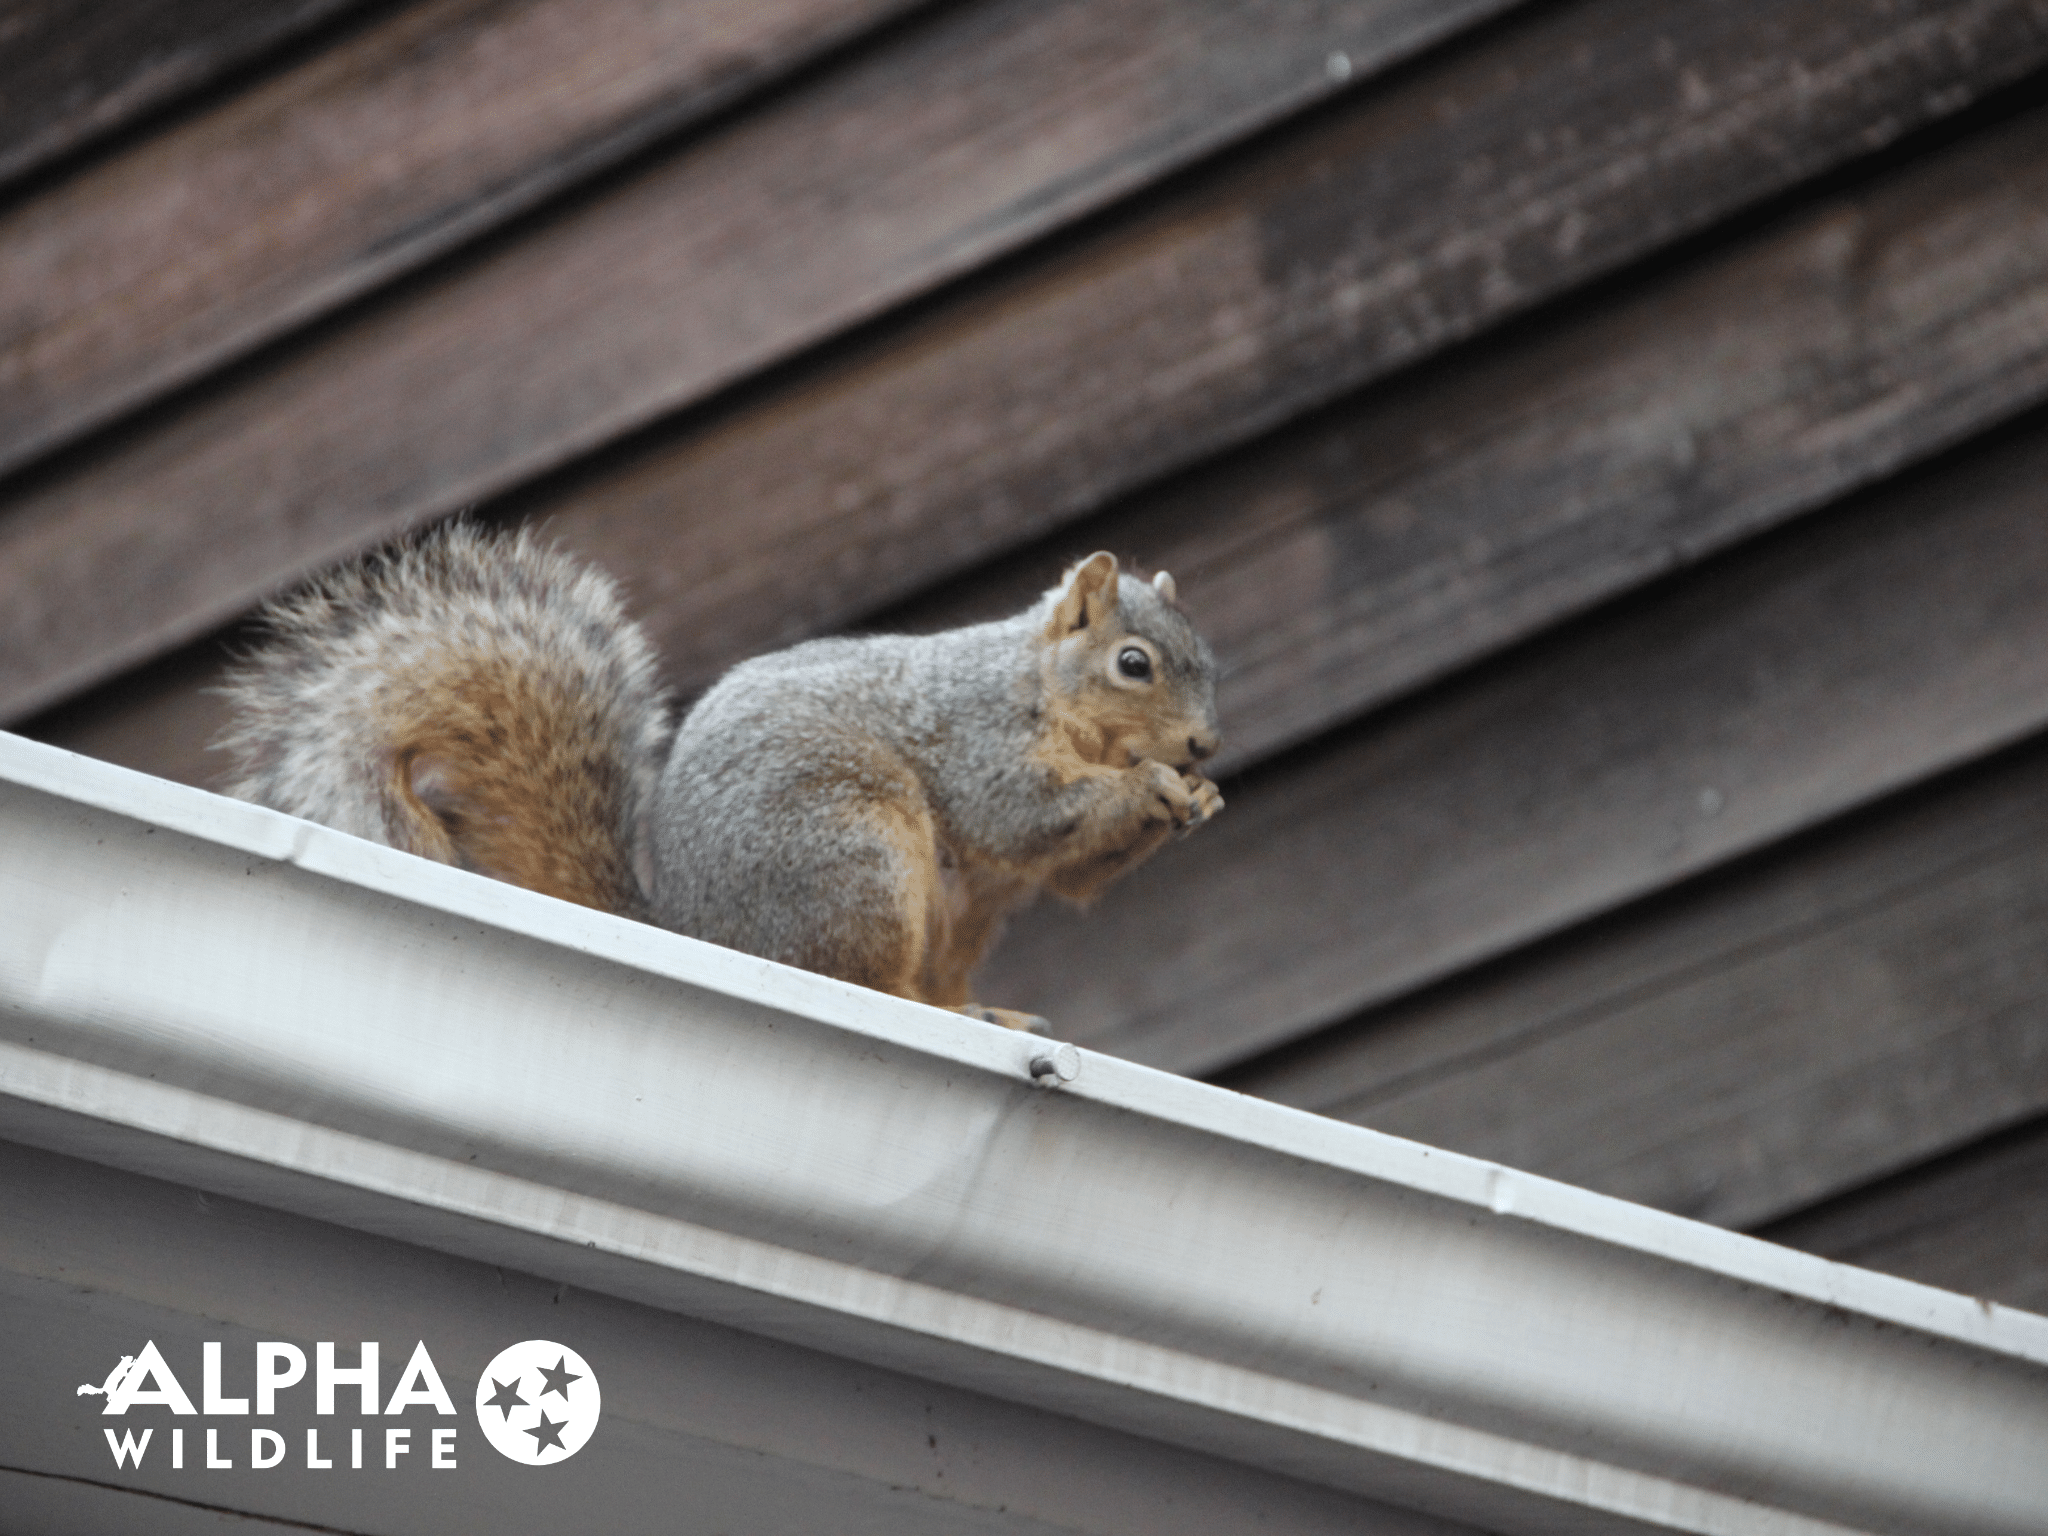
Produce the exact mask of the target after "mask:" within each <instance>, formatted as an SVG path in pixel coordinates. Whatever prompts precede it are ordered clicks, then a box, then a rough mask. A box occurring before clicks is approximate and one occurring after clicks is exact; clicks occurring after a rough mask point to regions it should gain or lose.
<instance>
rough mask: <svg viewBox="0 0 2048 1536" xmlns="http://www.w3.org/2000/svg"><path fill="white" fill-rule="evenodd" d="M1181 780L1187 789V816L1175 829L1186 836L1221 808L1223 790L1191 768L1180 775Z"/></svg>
mask: <svg viewBox="0 0 2048 1536" xmlns="http://www.w3.org/2000/svg"><path fill="white" fill-rule="evenodd" d="M1182 782H1183V783H1184V784H1186V786H1187V790H1188V817H1187V820H1186V821H1184V822H1182V823H1180V825H1179V827H1178V828H1177V830H1178V832H1179V834H1180V835H1181V836H1182V837H1186V836H1187V835H1188V834H1189V833H1190V832H1192V831H1194V830H1195V828H1197V827H1199V826H1200V825H1201V824H1202V823H1203V822H1205V821H1208V820H1209V819H1210V818H1211V817H1213V816H1215V814H1216V813H1217V812H1218V811H1220V810H1222V809H1223V792H1222V791H1221V790H1219V789H1218V788H1217V787H1216V786H1215V785H1214V784H1212V783H1211V782H1210V781H1209V780H1207V779H1205V778H1203V777H1202V776H1201V775H1200V774H1199V773H1196V772H1195V771H1194V770H1193V769H1189V770H1188V771H1187V772H1186V773H1184V774H1183V775H1182Z"/></svg>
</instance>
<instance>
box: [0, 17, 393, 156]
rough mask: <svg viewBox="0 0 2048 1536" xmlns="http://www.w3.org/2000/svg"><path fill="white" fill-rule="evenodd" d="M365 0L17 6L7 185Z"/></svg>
mask: <svg viewBox="0 0 2048 1536" xmlns="http://www.w3.org/2000/svg"><path fill="white" fill-rule="evenodd" d="M363 5H364V0H177V3H176V4H168V5H167V4H165V3H163V0H111V3H110V0H100V3H98V4H94V5H89V6H82V5H79V4H77V3H76V0H12V3H11V4H10V5H9V6H8V7H7V15H6V19H5V23H4V25H0V183H4V182H9V181H13V180H14V179H15V178H17V177H19V176H21V175H23V174H25V173H27V172H29V171H32V170H34V169H36V168H37V167H38V166H41V165H45V164H47V163H49V162H50V161H51V160H54V159H56V158H57V157H58V156H60V155H64V154H68V153H70V152H71V151H72V150H75V149H78V148H80V147H82V146H83V145H85V144H88V143H90V142H91V141H92V140H94V139H96V138H98V137H100V136H101V135H102V134H106V133H110V132H112V131H114V130H115V129H117V128H120V127H122V126H123V125H124V124H127V123H130V122H133V121H134V120H135V119H136V118H138V117H140V116H141V115H142V114H144V113H145V112H149V111H152V110H154V109H156V108H158V107H161V106H164V105H166V104H168V103H170V102H172V101H175V100H176V99H177V98H178V97H180V96H182V95H185V94H186V93H187V92H190V91H193V90H197V89H199V88H200V87H203V86H205V85H207V84H209V83H211V82H213V81H215V80H217V79H219V78H220V77H221V76H222V75H223V74H225V73H227V72H228V71H230V70H233V69H235V68H237V67H239V66H241V65H243V64H246V63H248V62H249V61H250V60H252V59H254V58H256V57H258V56H260V55H261V54H263V53H264V52H266V51H268V50H269V49H271V48H274V47H276V46H277V45H278V44H280V43H283V42H287V41H289V40H290V39H292V38H294V37H298V36H301V35H302V34H304V33H305V32H307V31H309V30H310V29H312V28H313V27H315V26H318V25H319V24H320V23H321V22H324V21H328V20H330V19H332V18H334V17H337V16H341V15H343V14H345V13H347V12H349V11H352V10H360V9H362V8H363Z"/></svg>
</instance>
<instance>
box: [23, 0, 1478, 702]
mask: <svg viewBox="0 0 2048 1536" xmlns="http://www.w3.org/2000/svg"><path fill="white" fill-rule="evenodd" d="M1507 3H1508V0H1458V3H1457V4H1454V5H1449V6H1446V5H1441V4H1432V3H1430V0H1372V3H1369V4H1365V5H1340V4H1337V3H1335V0H1277V3H1276V4H1274V5H1269V6H1266V7H1262V8H1260V9H1257V10H1251V9H1247V8H1245V7H1242V6H1237V5H1229V4H1223V3H1220V0H1218V3H1211V4H1203V5H1200V6H1189V5H1186V4H1184V3H1181V0H1130V3H1128V4H1125V5H1122V6H1119V7H1116V8H1109V7H1103V6H1098V5H1091V4H1087V3H1085V0H1059V3H1055V4H1047V3H1044V0H988V3H984V4H976V5H959V6H951V7H945V8H941V9H939V10H936V11H935V12H934V13H933V14H932V16H931V17H930V18H929V20H928V21H927V22H926V23H925V24H923V25H921V26H911V27H906V28H904V29H902V30H900V31H897V32H892V33H891V34H890V36H889V38H888V39H887V45H886V46H878V47H876V48H873V49H869V50H866V51H862V52H857V53H856V54H855V56H853V57H851V58H849V59H847V60H846V61H845V62H844V64H843V66H842V67H840V68H837V69H833V70H829V71H826V72H825V73H823V74H821V75H819V76H817V77H815V78H810V79H807V80H806V82H805V88H804V89H802V90H792V91H788V92H784V93H782V94H781V95H779V96H777V97H776V99H775V100H774V101H773V102H770V103H767V104H764V105H762V106H761V107H760V108H759V109H758V110H755V111H753V112H749V113H744V114H740V115H738V116H736V117H734V118H733V119H732V120H731V121H730V122H728V123H727V124H725V126H724V127H723V128H722V129H721V131H719V132H717V133H716V134H712V135H709V136H708V137H705V138H704V139H702V140H701V141H698V142H692V143H689V144H687V145H685V146H683V148H682V150H681V151H680V152H678V153H676V154H674V155H671V156H668V157H666V158H663V159H661V160H659V161H658V162H657V163H655V164H652V165H650V166H648V167H647V168H645V169H644V170H642V171H641V172H640V173H639V174H637V175H633V176H630V177H626V178H624V179H623V180H620V181H618V182H617V183H616V184H613V185H609V186H607V187H606V188H604V189H603V191H602V193H601V194H600V195H593V196H591V197H589V198H585V199H580V200H571V201H570V202H569V203H568V204H565V205H563V206H562V207H560V208H558V209H557V210H556V212H555V213H554V214H553V215H552V216H549V217H546V218H541V219H538V220H536V221H535V222H533V223H531V224H529V225H525V226H522V228H521V229H520V231H519V238H518V239H516V240H501V241H496V242H491V243H489V244H488V245H487V247H486V248H484V249H482V250H480V251H479V252H477V253H476V254H474V255H473V256H472V257H470V258H469V259H467V260H458V261H454V262H452V263H451V264H450V265H448V266H446V267H444V268H441V269H437V270H436V272H435V273H434V274H433V275H432V276H430V277H422V278H421V279H419V280H417V281H415V282H412V283H409V284H405V285H401V288H400V289H399V291H397V292H395V293H393V294H392V295H390V296H388V297H387V298H386V299H384V300H383V301H380V302H376V303H372V304H370V305H368V306H367V307H366V308H364V309H363V310H361V311H360V312H358V313H356V314H354V315H353V316H352V317H351V318H350V319H349V320H348V322H347V323H345V324H344V323H337V324H336V325H333V326H329V327H325V328H320V329H318V330H317V331H316V333H315V334H313V335H312V336H310V337H308V338H307V339H305V340H304V341H303V342H301V343H300V344H298V345H296V346H291V347H286V348H285V349H284V350H282V351H281V352H278V353H275V354H273V355H271V356H269V357H267V358H266V359H265V360H264V361H262V362H261V363H256V364H251V365H249V366H247V367H245V368H243V369H241V370H237V371H235V372H233V373H232V374H231V375H230V376H229V377H228V378H227V379H225V380H223V381H221V382H219V383H218V384H217V385H214V386H211V387H208V388H206V389H204V390H201V391H200V392H199V393H198V394H196V395H195V396H193V397H192V398H191V399H190V400H189V401H187V402H186V403H185V404H184V405H182V406H179V407H176V408H169V409H167V410H166V411H164V412H163V413H161V414H159V415H156V416H153V417H151V418H150V419H149V421H148V422H147V423H145V424H140V425H137V426H136V427H134V428H133V429H132V430H130V431H129V432H127V433H125V434H124V435H122V436H121V437H119V438H118V439H117V440H114V441H110V442H108V443H106V444H105V445H104V446H102V447H101V448H99V450H98V451H96V452H93V453H90V454H83V455H74V456H73V458H72V459H71V460H69V461H67V462H68V467H67V468H64V469H61V470H54V471H51V472H50V473H49V474H46V475H44V476H42V477H41V478H39V479H34V480H31V481H28V482H24V483H22V484H20V485H19V486H18V487H17V489H16V491H15V493H14V494H13V495H12V496H4V497H0V614H4V615H5V620H4V621H0V712H4V713H8V714H11V715H12V716H13V717H15V718H19V716H20V715H21V714H23V713H25V712H27V711H28V710H30V709H32V708H34V707H35V706H36V705H38V704H41V703H47V702H50V701H53V700H55V699H56V698H59V697H62V696H63V695H64V694H66V693H69V692H72V691H75V690H76V689H77V688H79V687H82V686H84V685H85V684H86V683H88V682H91V681H95V680H97V679H98V678H99V677H104V676H106V675H108V674H109V673H111V672H112V671H114V670H116V669H118V668H119V667H121V666H124V665H127V664H130V663H132V662H134V661H137V660H140V659H142V658H143V657H145V656H147V655H149V654H152V653H155V652H158V651H161V650H162V649H164V648H166V647H167V646H169V645H174V644H176V643H179V642H181V641H183V640H185V639H189V638H191V637H193V636H194V635H196V634H198V633H201V632H203V631H204V630H205V629H207V628H210V627H212V626H213V625H214V624H217V623H219V622H221V621H222V620H224V619H227V618H229V617H231V616H233V615H234V614H235V613H237V612H239V611H241V610H242V609H244V608H246V607H247V606H248V605H250V604H251V603H252V602H254V601H255V600H256V599H258V598H260V597H263V596H266V595H269V594H271V593H273V592H274V591H276V590H277V589H278V588H280V587H281V586H283V585H287V584H289V582H290V581H292V580H293V579H295V578H296V577H298V576H300V575H303V574H305V573H307V572H308V571H309V570H311V569H313V568H315V567H317V566H319V565H322V564H324V563H326V562H328V561H330V560H332V559H334V558H336V557H338V556H339V555H341V554H344V553H348V552H352V551H354V550H357V549H361V548H364V547H367V546H369V545H373V544H375V543H378V542H380V541H382V540H383V539H385V538H388V537H389V536H390V535H391V534H392V533H394V532H396V531H397V530H398V529H400V528H402V527H404V526H406V525H407V524H409V523H411V522H413V521H416V520H418V519H421V518H426V517H431V516H434V515H436V514H439V513H445V512H449V511H452V510H454V509H456V508H457V507H459V506H462V505H464V504H466V503H469V502H473V501H475V500H476V499H477V498H479V497H482V496H486V495H490V494H495V493H498V492H503V491H506V490H508V489H510V488H512V487H514V486H516V485H518V484H520V483H522V482H523V481H525V480H526V479H528V478H529V477H531V476H533V475H536V474H539V473H542V472H544V471H547V470H549V469H551V468H554V467H557V466H559V465H560V464H562V463H564V462H565V461H567V460H569V459H572V458H574V457H576V456H577V455H579V454H582V453H585V452H587V451H590V450H592V449H595V448H597V447H600V446H602V445H603V444H605V443H607V442H609V441H610V440H612V439H613V438H615V437H616V436H617V435H618V434H620V433H623V432H628V431H631V430H633V429H635V428H637V427H640V426H642V425H644V424H645V423H647V422H648V421H650V420H652V419H653V418H655V417H658V416H660V415H661V414H663V413H665V412H670V411H674V410H676V409H678V408H679V407H681V406H684V405H688V404H690V403H692V402H694V401H698V400H701V399H702V398H704V397H705V396H706V395H708V394H711V393H714V392H716V391H717V390H719V389H722V388H724V387H726V386H728V385H731V384H732V383H734V382H735V381H736V380H738V379H740V378H743V377H746V376H747V375H749V374H751V373H753V372H755V371H757V370H759V369H761V368H763V367H765V366H767V365H768V364H770V363H773V362H776V361H779V360H781V359H783V358H785V357H787V356H789V355H790V354H791V353H793V352H795V351H797V350H800V349H802V348H804V347H806V346H810V345H814V344H816V343H818V342H819V341H821V340H824V339H826V338H828V337H830V336H832V335H835V334H837V333H839V332H840V331H843V330H844V329H845V328H846V327H848V326H850V325H854V324H856V323H858V322H861V321H864V320H867V319H869V318H871V317H872V316H873V315H875V314H876V313H878V312H880V311H882V310H884V309H886V308H888V307H889V306H890V305H892V304H896V303H900V302H902V301H904V300H906V299H909V298H912V297H914V296H916V295H918V294H920V293H922V292H924V291H926V290H927V289H929V288H930V287H931V286H932V285H933V284H935V283H939V282H942V281H944V280H945V279H948V278H951V277H955V276H958V275H960V274H961V273H963V272H965V271H967V270H969V269H971V268H973V267H975V266H976V265H978V264H981V263H985V262H987V261H989V260H991V259H992V258H994V257H996V256H998V255H1000V254H1001V253H1003V252H1005V251H1007V250H1009V249H1012V248H1014V247H1015V246H1016V245H1018V244H1019V243H1020V242H1022V241H1025V240H1027V239H1029V238H1031V237H1033V236H1036V235H1039V234H1042V233H1044V232H1045V231H1047V230H1049V229H1051V228H1054V227H1057V226H1058V225H1059V224H1060V223H1062V222H1064V221H1067V220H1070V219H1072V218H1074V217H1076V216H1078V215H1080V214H1082V213H1085V212H1088V211H1090V210H1092V209H1094V208H1096V207H1098V206H1100V205H1101V204H1102V203H1103V202H1105V201H1107V200H1109V199H1112V198H1114V197H1116V196H1118V195H1120V194H1123V193H1127V192H1129V191H1131V190H1132V189H1133V188H1135V187H1137V186H1140V185H1142V184H1144V183H1145V182H1147V181H1148V180H1151V179H1152V178H1155V177H1157V176H1159V175H1161V174H1164V173H1165V172H1167V171H1170V170H1173V169H1175V168H1177V167H1179V166H1181V165H1183V164H1185V163H1186V162H1187V161H1188V160H1189V159H1191V158H1193V157H1195V156H1198V155H1200V154H1202V153H1205V152H1207V151H1209V150H1211V149H1214V148H1216V147H1219V146H1220V145H1223V144H1227V143H1229V142H1231V140H1232V139H1233V138H1234V137H1235V136H1238V135H1241V134H1243V133H1247V132H1250V131H1252V130H1254V129H1256V128H1259V127H1261V126H1263V125H1264V124H1266V123H1268V122H1270V121H1271V120H1272V119H1273V118H1274V117H1275V116H1279V115H1284V114H1285V113H1287V112H1291V111H1295V110H1298V109H1299V108H1301V107H1302V106H1305V105H1308V104H1310V103H1312V102H1314V101H1316V100H1319V99H1321V98H1323V97H1325V96H1327V95H1329V94H1331V93H1332V92H1334V91H1335V90H1337V89H1338V88H1339V82H1338V81H1336V80H1335V79H1333V77H1332V74H1331V71H1330V68H1329V59H1330V56H1331V54H1332V52H1333V51H1335V52H1340V53H1343V54H1344V56H1345V57H1346V58H1347V59H1355V61H1356V62H1355V63H1354V64H1352V65H1350V66H1349V67H1350V68H1351V69H1352V71H1353V72H1354V76H1362V75H1363V74H1364V73H1366V72H1368V71H1369V70H1370V69H1371V68H1374V67H1377V66H1378V65H1380V64H1383V63H1385V62H1386V61H1388V60H1390V59H1394V58H1399V57H1402V56H1404V55H1405V54H1407V53H1410V52H1413V51H1414V50H1416V49H1418V48H1421V47H1424V46H1426V45H1427V44H1428V43H1430V42H1432V41H1434V40H1435V39H1436V38H1438V37H1440V36H1441V35H1443V33H1445V32H1446V31H1448V30H1451V29H1453V28H1455V27H1456V26H1457V25H1460V24H1462V23H1463V22H1466V21H1469V20H1471V19H1474V18H1476V17H1480V16H1485V15H1488V14H1491V13H1493V12H1495V11H1498V10H1500V9H1502V8H1503V6H1504V5H1505V4H1507ZM87 570H92V571H97V572H99V573H101V576H102V578H104V575H105V574H106V573H108V572H130V573H133V576H134V578H135V586H134V588H133V589H132V590H131V591H130V592H128V593H126V594H123V595H124V598H125V599H126V600H125V601H123V602H122V603H120V604H119V605H118V608H119V609H120V611H121V612H123V613H125V617H122V618H116V617H115V616H114V614H115V609H113V608H106V607H103V608H102V609H101V613H100V617H99V618H98V619H96V620H95V619H86V618H84V617H83V616H82V612H81V610H80V609H79V608H78V607H77V606H76V605H72V604H68V603H65V602H61V601H53V599H54V598H55V596H56V588H55V587H54V586H52V585H51V583H53V582H54V583H57V584H58V585H63V584H65V583H66V581H67V580H76V579H78V577H79V576H80V575H82V574H83V573H85V572H86V571H87ZM67 611H68V612H69V613H70V614H71V617H69V618H67V617H65V615H66V612H67Z"/></svg>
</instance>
